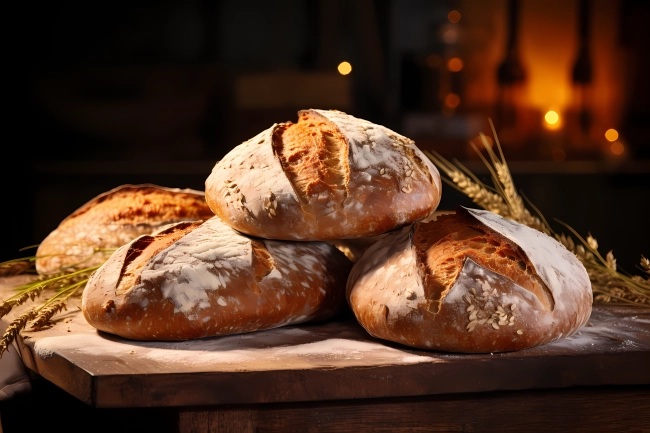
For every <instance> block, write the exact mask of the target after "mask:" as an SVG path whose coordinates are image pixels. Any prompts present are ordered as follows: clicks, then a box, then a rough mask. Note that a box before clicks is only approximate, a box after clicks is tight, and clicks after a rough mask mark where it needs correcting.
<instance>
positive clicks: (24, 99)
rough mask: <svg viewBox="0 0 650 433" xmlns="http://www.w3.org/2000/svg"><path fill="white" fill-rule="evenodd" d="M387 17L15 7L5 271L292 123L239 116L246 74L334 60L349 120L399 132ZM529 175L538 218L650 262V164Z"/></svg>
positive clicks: (303, 8) (305, 68)
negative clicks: (91, 217) (146, 187)
mask: <svg viewBox="0 0 650 433" xmlns="http://www.w3.org/2000/svg"><path fill="white" fill-rule="evenodd" d="M477 1H478V0H477ZM136 3H137V4H136ZM396 4H397V3H395V2H391V1H388V0H386V1H371V0H355V1H342V0H321V1H319V0H281V1H273V2H269V1H253V0H247V1H236V0H223V1H216V2H213V1H198V0H193V1H192V0H190V1H171V2H120V1H111V2H108V1H95V2H47V3H46V2H43V3H38V4H34V3H27V2H23V3H21V4H17V5H16V4H15V5H12V6H11V10H10V12H11V13H9V12H8V13H7V15H6V17H7V20H8V21H9V22H8V23H7V29H8V30H10V37H9V38H8V39H7V40H6V41H5V43H6V45H7V49H8V50H7V52H8V53H11V58H10V61H9V63H8V64H9V66H8V68H7V70H8V72H9V73H10V74H11V79H9V80H7V83H6V89H7V92H8V93H10V94H11V96H12V99H11V100H10V104H8V107H9V110H8V111H9V112H10V113H9V114H8V115H7V117H5V122H6V126H5V134H6V137H5V139H4V140H3V145H2V155H3V157H2V162H3V168H4V169H3V170H1V171H0V181H1V182H2V185H4V194H3V206H2V211H1V214H2V217H1V220H0V224H1V226H2V227H6V228H7V229H5V230H4V232H3V234H2V242H1V246H0V260H3V259H10V258H15V257H17V255H19V254H20V253H18V252H17V250H18V248H20V247H23V246H26V245H31V244H34V243H37V242H39V241H40V240H42V239H43V237H45V236H46V235H47V234H48V233H49V232H50V231H51V230H53V229H54V228H55V227H56V226H57V224H58V223H59V222H60V221H61V219H63V218H64V217H65V216H67V215H68V214H69V213H71V212H72V211H73V210H75V209H76V208H77V207H79V206H81V205H82V204H83V203H85V202H86V201H88V200H90V199H91V198H93V197H94V196H95V195H97V194H99V193H101V192H104V191H106V190H108V189H111V188H114V187H116V186H118V185H121V184H124V183H156V184H160V185H165V186H171V187H191V188H195V189H203V182H204V180H205V178H206V177H207V175H208V174H209V172H210V169H211V168H212V166H213V165H214V163H215V162H216V161H217V160H218V159H219V158H220V157H222V156H223V155H224V154H225V153H226V152H227V151H228V150H230V149H231V148H232V147H233V146H235V145H237V144H239V143H240V142H241V141H243V140H245V139H247V138H249V137H250V136H252V135H254V134H256V133H257V132H259V130H261V129H263V128H266V127H268V126H270V125H271V124H272V123H274V122H281V121H287V120H295V112H296V110H297V109H301V108H310V107H304V106H300V107H293V106H290V105H288V106H278V107H273V108H268V109H256V110H251V109H242V108H241V107H239V106H238V105H237V102H236V97H235V95H234V94H235V87H236V85H237V82H238V79H239V78H240V77H242V76H244V75H247V74H255V73H261V74H264V73H284V72H286V71H289V72H298V73H309V72H328V71H329V72H331V71H335V68H336V65H337V64H338V62H339V61H341V60H349V61H351V63H352V64H353V65H354V72H353V74H351V75H350V77H349V79H350V83H351V87H350V92H351V103H350V105H349V107H348V108H346V109H348V110H349V112H350V113H352V114H354V115H356V116H358V117H362V118H366V119H369V120H372V121H375V122H378V123H382V124H385V125H387V126H389V127H392V128H394V129H396V130H398V131H400V116H401V115H402V114H403V113H404V112H406V111H408V110H418V109H420V108H422V107H419V106H418V102H417V100H416V99H417V98H415V99H414V95H415V96H417V95H418V94H421V92H420V91H419V90H418V87H417V86H418V83H417V80H415V81H414V79H413V78H412V77H413V74H411V75H409V74H408V73H402V74H398V75H397V76H398V77H400V78H399V80H400V81H398V82H396V81H395V78H394V77H395V74H394V73H393V72H394V70H395V68H396V67H397V68H399V67H401V66H400V65H402V63H403V59H404V58H406V57H408V53H405V54H404V56H395V55H394V53H392V54H391V52H390V49H391V48H390V47H391V46H392V45H391V40H393V38H395V36H396V35H395V34H394V32H393V30H394V29H391V13H392V12H391V11H393V10H394V7H395V5H396ZM458 4H459V3H458V2H456V1H452V0H449V1H431V2H430V6H431V7H430V8H429V6H428V3H427V2H426V1H425V0H418V1H415V0H413V1H411V0H409V1H405V2H401V3H399V5H400V7H402V8H406V9H408V8H410V7H415V6H417V7H419V8H421V7H422V5H425V6H426V8H429V9H427V10H430V15H431V16H428V17H427V19H430V20H432V22H439V23H444V22H446V21H445V20H446V14H447V11H448V10H450V9H452V8H454V7H457V6H458ZM463 4H467V2H463ZM621 4H622V6H621V19H622V21H623V22H624V23H625V26H624V29H625V32H624V34H622V36H621V37H622V38H623V39H622V41H623V43H624V44H625V45H626V46H627V47H629V49H630V50H631V52H632V54H633V55H634V56H636V58H638V65H639V71H638V74H637V75H636V76H637V77H638V80H639V86H638V92H637V93H636V94H635V95H634V98H633V100H632V102H631V103H630V104H631V105H630V107H629V110H628V112H627V114H626V116H627V117H626V119H627V120H626V122H627V123H626V125H627V126H626V127H628V128H629V130H630V131H631V132H630V134H629V136H630V137H631V138H630V139H631V140H636V141H634V146H635V148H636V149H638V151H637V154H636V156H635V157H636V158H637V159H639V160H640V159H642V158H644V155H645V157H647V156H648V149H650V144H649V143H650V133H649V131H650V121H649V120H648V119H650V110H649V106H648V101H650V94H649V93H648V89H649V88H648V86H647V80H645V77H646V76H647V74H646V73H645V72H647V71H646V70H647V66H648V60H649V59H650V51H648V50H647V42H650V41H648V36H647V29H648V28H650V27H648V26H643V25H639V20H641V21H642V22H643V18H644V17H646V18H648V19H650V14H649V10H650V9H649V7H648V3H647V2H638V1H632V0H625V1H623V2H621ZM411 15H413V14H411ZM411 15H409V16H411ZM421 18H422V19H424V17H421ZM412 19H418V16H417V14H415V15H414V17H413V18H412ZM644 29H645V30H644ZM432 31H433V30H432ZM405 56H406V57H405ZM402 66H403V65H402ZM407 66H408V65H407ZM411 66H412V65H411ZM402 72H404V71H402ZM406 72H408V71H406ZM415 76H417V74H415ZM400 89H401V90H400ZM405 89H406V90H405ZM396 92H397V93H396ZM399 92H405V93H404V95H400V93H399ZM414 104H415V105H414ZM322 108H330V107H322ZM434 142H435V140H434ZM465 147H466V146H464V145H463V147H460V145H458V146H457V148H458V152H457V154H453V152H454V149H456V148H455V147H453V146H451V147H447V148H446V149H448V150H449V152H450V153H449V154H447V155H446V156H448V157H453V156H457V157H460V158H464V157H465V156H466V153H465V150H464V149H465ZM644 167H645V168H644ZM536 173H537V174H523V173H522V174H517V175H516V176H515V177H516V181H517V183H518V186H519V187H520V188H521V189H523V190H524V191H525V192H526V194H527V195H528V196H529V197H530V198H531V200H532V201H533V202H535V203H536V204H537V205H538V206H539V207H540V208H541V209H542V210H543V212H544V213H545V215H547V216H549V217H551V216H555V217H558V218H560V219H562V220H564V221H567V222H569V223H570V224H572V225H573V226H574V227H575V228H576V229H577V230H579V231H580V232H581V233H586V232H587V231H591V232H592V233H593V235H594V236H595V237H597V238H598V239H599V241H600V243H601V246H602V249H603V251H605V252H606V251H607V250H609V249H614V253H615V254H616V255H617V256H618V257H619V264H622V265H624V266H625V267H628V268H633V266H634V264H635V263H636V262H637V259H638V256H639V254H641V253H644V254H646V256H647V255H650V251H648V248H647V246H648V241H649V239H648V236H649V233H648V232H650V231H649V230H647V222H646V220H647V216H646V215H645V214H644V212H645V211H646V208H647V207H648V206H647V202H648V191H650V189H649V187H650V185H649V176H650V175H649V174H648V169H647V165H645V166H643V167H641V168H640V169H639V168H634V167H633V168H632V169H630V168H629V167H628V166H626V165H621V167H620V168H619V169H612V170H609V171H608V172H603V173H598V172H597V171H596V172H593V171H592V172H590V173H589V174H580V173H564V174H558V173H557V172H553V171H549V172H546V173H543V172H536ZM457 204H465V205H469V202H468V200H467V198H466V197H464V196H462V195H460V194H458V193H457V192H455V191H454V190H453V189H451V188H448V187H447V188H446V189H445V192H444V194H443V201H442V204H441V208H453V207H454V206H455V205H457ZM644 226H645V227H646V230H643V227H644Z"/></svg>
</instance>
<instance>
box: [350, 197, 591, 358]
mask: <svg viewBox="0 0 650 433" xmlns="http://www.w3.org/2000/svg"><path fill="white" fill-rule="evenodd" d="M347 297H348V302H349V304H350V306H351V307H352V310H353V311H354V314H355V315H356V317H357V319H358V321H359V322H360V323H361V325H362V326H363V327H364V328H365V329H366V330H367V331H368V332H369V333H370V334H371V335H373V336H375V337H379V338H383V339H386V340H391V341H395V342H398V343H402V344H406V345H409V346H414V347H420V348H425V349H436V350H442V351H450V352H501V351H512V350H519V349H524V348H527V347H532V346H537V345H540V344H545V343H549V342H551V341H554V340H557V339H559V338H562V337H566V336H569V335H571V334H573V333H574V332H576V331H577V330H578V329H579V328H580V327H581V326H583V325H584V324H585V323H586V322H587V320H588V319H589V316H590V314H591V304H592V291H591V283H590V281H589V277H588V275H587V272H586V270H585V268H584V267H583V265H582V263H580V261H579V260H578V259H577V258H576V256H575V255H573V254H572V253H571V252H569V251H568V250H567V249H566V248H564V246H562V245H561V244H560V243H559V242H557V241H556V240H555V239H553V238H551V237H550V236H547V235H545V234H544V233H541V232H539V231H537V230H534V229H531V228H529V227H527V226H524V225H522V224H519V223H516V222H513V221H510V220H507V219H504V218H502V217H500V216H498V215H496V214H493V213H490V212H487V211H480V210H474V209H464V208H459V209H458V210H457V211H456V214H455V215H442V216H439V217H438V219H437V220H436V221H433V222H429V223H420V222H418V223H415V224H413V225H412V226H409V227H405V228H402V229H400V230H398V231H396V232H394V233H390V234H389V235H387V236H386V237H384V238H383V239H381V240H379V241H378V242H377V243H375V244H374V245H373V246H371V247H370V248H369V249H368V250H367V251H366V252H365V253H364V255H363V256H362V257H361V259H360V260H359V261H357V262H356V263H355V265H354V267H353V269H352V271H351V273H350V278H349V279H348V284H347Z"/></svg>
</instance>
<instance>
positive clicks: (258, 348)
mask: <svg viewBox="0 0 650 433" xmlns="http://www.w3.org/2000/svg"><path fill="white" fill-rule="evenodd" d="M3 297H4V296H3ZM18 347H19V350H20V352H21V354H22V356H23V359H24V361H25V364H26V365H27V366H28V367H29V368H30V369H32V370H34V371H36V372H38V374H39V375H41V376H42V377H44V378H45V379H47V380H48V381H50V382H52V383H54V384H56V385H57V386H58V387H60V388H62V389H63V390H65V391H66V392H67V393H69V394H71V395H73V396H75V397H76V398H77V399H79V400H81V401H83V402H85V403H86V404H87V405H89V406H92V407H95V408H105V409H103V410H102V412H101V413H102V414H103V415H102V416H103V417H104V418H106V417H107V415H106V413H107V412H106V409H108V408H110V410H120V408H136V407H137V408H142V409H141V410H142V411H143V413H144V412H146V411H147V410H150V411H151V410H154V409H153V408H158V409H156V410H158V411H160V409H159V408H161V407H168V408H169V409H168V412H167V413H173V414H174V418H173V419H174V420H175V421H174V422H177V423H178V425H177V426H174V429H172V430H171V431H181V432H190V431H211V432H255V431H257V432H287V431H296V432H321V431H330V432H348V431H355V432H358V431H373V432H407V431H408V432H411V431H415V432H429V431H436V432H437V431H531V430H534V428H538V427H539V428H541V427H542V426H543V428H544V430H550V431H617V432H619V431H650V387H649V386H648V385H649V384H650V309H640V308H634V307H614V306H598V307H596V308H594V312H593V314H592V317H591V319H590V321H589V323H588V325H587V326H586V327H584V328H583V329H582V330H581V331H580V332H579V333H578V334H577V335H574V336H572V337H569V338H567V339H563V340H561V341H558V342H555V343H552V344H549V345H545V346H541V347H537V348H533V349H528V350H523V351H519V352H512V353H495V354H480V355H462V354H445V353H437V352H431V351H423V350H415V349H411V348H408V347H405V346H401V345H398V344H392V343H388V342H385V341H381V340H377V339H374V338H372V337H370V336H369V335H368V334H367V333H366V332H365V331H364V330H363V328H361V327H360V326H359V325H358V324H357V323H356V321H355V320H354V318H352V317H351V316H342V317H339V318H338V319H337V320H335V321H329V322H325V323H320V324H310V325H298V326H288V327H284V328H278V329H274V330H269V331H262V332H255V333H251V334H244V335H234V336H227V337H221V338H207V339H201V340H194V341H187V342H176V343H167V342H137V341H130V340H125V339H122V338H119V337H115V336H112V335H109V334H104V333H99V332H97V331H96V330H95V329H94V328H92V327H90V326H89V325H88V324H87V323H86V322H85V320H84V319H83V317H82V315H81V314H80V312H79V310H78V309H77V308H74V307H73V308H71V309H70V311H69V312H68V313H67V314H64V315H63V316H62V318H61V319H60V320H59V323H58V324H57V325H56V326H54V327H52V328H50V329H48V330H44V331H40V332H24V333H23V334H22V338H20V339H19V341H18ZM109 418H110V417H109ZM176 429H177V430H176ZM643 429H646V430H643Z"/></svg>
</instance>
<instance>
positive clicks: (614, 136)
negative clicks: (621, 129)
mask: <svg viewBox="0 0 650 433" xmlns="http://www.w3.org/2000/svg"><path fill="white" fill-rule="evenodd" d="M605 138H606V139H607V141H611V142H614V141H616V140H618V131H617V130H615V129H608V130H607V131H605Z"/></svg>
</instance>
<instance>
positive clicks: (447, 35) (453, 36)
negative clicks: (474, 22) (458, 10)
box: [442, 28, 458, 44]
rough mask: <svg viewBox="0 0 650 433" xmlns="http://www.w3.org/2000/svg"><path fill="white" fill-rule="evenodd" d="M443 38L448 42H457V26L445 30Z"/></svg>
mask: <svg viewBox="0 0 650 433" xmlns="http://www.w3.org/2000/svg"><path fill="white" fill-rule="evenodd" d="M442 40H443V41H444V42H445V43H446V44H455V43H456V42H458V30H456V29H455V28H448V29H447V30H445V31H444V32H442Z"/></svg>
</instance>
